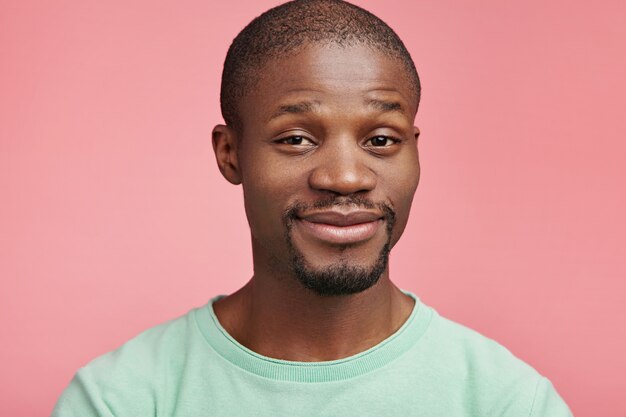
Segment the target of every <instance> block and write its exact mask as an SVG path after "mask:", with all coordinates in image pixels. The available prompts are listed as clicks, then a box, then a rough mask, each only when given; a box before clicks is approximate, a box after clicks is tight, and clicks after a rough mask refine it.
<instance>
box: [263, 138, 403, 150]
mask: <svg viewBox="0 0 626 417" xmlns="http://www.w3.org/2000/svg"><path fill="white" fill-rule="evenodd" d="M378 138H383V139H384V140H386V141H391V143H390V144H387V145H382V146H374V145H373V144H372V145H369V146H368V147H370V148H388V147H389V146H391V145H394V144H396V143H400V142H401V140H400V139H398V138H394V137H392V136H386V135H376V136H372V137H371V138H369V139H367V141H366V143H370V142H371V141H372V140H374V139H378ZM294 139H299V140H300V142H301V143H289V142H288V141H290V140H294ZM303 141H309V142H311V143H312V144H313V141H312V140H311V139H309V138H307V137H306V136H302V135H293V136H288V137H285V138H281V139H277V140H276V141H275V142H276V143H281V144H285V145H291V146H310V145H305V144H303V143H302V142H303Z"/></svg>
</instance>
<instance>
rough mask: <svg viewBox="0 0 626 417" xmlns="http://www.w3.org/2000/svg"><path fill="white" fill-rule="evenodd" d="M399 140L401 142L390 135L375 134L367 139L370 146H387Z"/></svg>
mask: <svg viewBox="0 0 626 417" xmlns="http://www.w3.org/2000/svg"><path fill="white" fill-rule="evenodd" d="M398 142H399V140H398V139H395V138H392V137H389V136H374V137H372V138H370V139H368V141H367V143H368V146H371V147H374V148H385V147H388V146H391V145H393V144H394V143H398Z"/></svg>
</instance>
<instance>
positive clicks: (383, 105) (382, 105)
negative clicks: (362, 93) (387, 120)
mask: <svg viewBox="0 0 626 417" xmlns="http://www.w3.org/2000/svg"><path fill="white" fill-rule="evenodd" d="M365 103H366V104H367V105H368V106H369V107H372V108H374V109H376V110H379V111H383V112H389V111H399V112H401V113H402V112H404V107H403V106H402V103H400V102H399V101H387V100H379V99H368V100H366V101H365Z"/></svg>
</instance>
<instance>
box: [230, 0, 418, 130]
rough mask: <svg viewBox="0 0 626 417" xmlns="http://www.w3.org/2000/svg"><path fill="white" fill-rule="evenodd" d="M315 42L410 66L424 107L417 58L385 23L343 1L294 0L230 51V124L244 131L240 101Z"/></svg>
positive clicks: (261, 20)
mask: <svg viewBox="0 0 626 417" xmlns="http://www.w3.org/2000/svg"><path fill="white" fill-rule="evenodd" d="M309 43H321V44H329V43H335V44H339V45H353V44H365V45H367V46H370V47H372V48H374V49H376V50H378V51H380V52H383V53H384V54H386V55H387V56H389V57H391V58H393V59H397V60H398V61H399V62H400V63H401V64H403V65H404V67H405V69H406V72H407V75H408V80H409V81H410V83H411V85H412V87H413V88H414V90H415V95H416V101H417V103H419V99H420V91H421V86H420V80H419V76H418V75H417V70H416V69H415V64H414V63H413V59H411V55H410V54H409V52H408V51H407V49H406V47H405V46H404V43H402V41H401V40H400V38H399V37H398V35H397V34H396V33H395V32H394V31H393V29H391V28H390V27H389V26H388V25H387V24H386V23H385V22H383V21H382V20H381V19H380V18H378V17H376V16H374V15H373V14H372V13H370V12H368V11H367V10H365V9H362V8H360V7H358V6H355V5H353V4H350V3H348V2H345V1H342V0H294V1H290V2H288V3H284V4H281V5H279V6H276V7H274V8H272V9H270V10H268V11H266V12H265V13H263V14H262V15H260V16H258V17H256V18H255V19H254V20H252V21H251V22H250V23H249V24H248V25H247V26H246V27H245V28H244V29H243V30H242V31H241V32H239V34H238V35H237V37H235V39H234V40H233V43H232V44H231V45H230V48H228V53H227V54H226V60H225V62H224V70H223V72H222V85H221V91H220V105H221V109H222V116H223V117H224V121H225V122H226V124H227V125H230V126H234V127H235V128H237V127H238V125H239V123H240V119H239V117H238V111H239V106H238V103H239V100H241V99H242V98H243V97H244V96H245V95H246V92H247V91H249V90H250V89H251V88H252V87H253V86H254V84H255V83H256V81H257V80H258V75H259V74H260V72H261V71H262V69H263V67H264V66H265V65H266V64H267V63H268V62H270V61H272V60H275V59H277V58H284V57H285V56H288V55H289V54H293V53H295V52H297V51H298V50H299V48H300V47H302V46H304V45H306V44H309Z"/></svg>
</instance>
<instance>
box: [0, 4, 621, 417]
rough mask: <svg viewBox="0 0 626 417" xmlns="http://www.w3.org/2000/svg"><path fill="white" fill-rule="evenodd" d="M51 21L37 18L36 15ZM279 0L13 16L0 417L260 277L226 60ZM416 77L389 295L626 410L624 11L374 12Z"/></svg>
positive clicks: (587, 399)
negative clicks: (233, 139) (254, 270)
mask: <svg viewBox="0 0 626 417" xmlns="http://www.w3.org/2000/svg"><path fill="white" fill-rule="evenodd" d="M37 3H38V4H37ZM275 4H277V2H275V1H269V0H266V1H258V0H255V1H252V0H250V1H226V2H220V5H219V6H217V5H215V3H214V2H213V4H211V2H210V1H179V2H176V3H174V2H154V1H147V0H131V1H129V0H125V1H121V0H116V1H92V0H90V1H84V0H81V1H78V0H74V1H71V0H65V1H63V0H60V1H55V2H43V1H41V2H32V1H18V0H13V1H6V0H4V1H2V2H1V3H0V5H1V6H0V196H1V197H0V198H1V201H0V256H1V265H0V276H1V281H0V282H1V287H0V329H1V330H0V331H1V334H2V336H1V338H2V343H1V344H0V357H1V360H2V362H1V363H2V369H1V371H0V415H2V416H11V417H21V416H36V415H47V414H49V413H50V411H51V409H52V406H53V404H54V402H55V400H56V398H57V397H58V395H59V394H60V393H61V391H62V390H63V388H64V387H65V386H66V385H67V383H68V382H69V380H70V378H71V376H72V374H73V373H74V372H75V370H76V369H77V368H78V367H80V366H81V365H84V364H85V363H86V362H88V361H89V360H90V359H92V358H94V357H95V356H97V355H99V354H102V353H104V352H106V351H109V350H111V349H113V348H115V347H117V346H118V345H120V344H121V343H122V342H124V341H125V340H127V339H129V338H130V337H132V336H134V335H135V334H137V333H138V332H139V331H141V330H143V329H145V328H147V327H149V326H152V325H155V324H157V323H160V322H162V321H164V320H167V319H169V318H172V317H174V316H177V315H181V314H183V313H185V312H186V311H187V310H188V309H190V308H191V307H194V306H198V305H201V304H204V303H205V302H206V301H207V300H208V299H209V298H210V297H211V296H213V295H215V294H217V293H228V292H232V291H233V290H235V289H236V288H238V287H239V286H240V285H242V284H243V283H244V282H245V281H246V280H247V279H248V278H249V277H250V274H251V259H250V258H251V257H250V248H249V242H248V235H247V224H246V222H245V218H244V212H243V207H242V197H241V191H240V189H239V188H237V187H233V186H231V185H229V184H227V183H226V181H225V180H223V179H222V178H221V176H220V174H219V172H218V170H217V169H216V166H215V163H214V159H213V153H212V150H211V145H210V130H211V128H212V126H213V125H214V124H215V123H218V122H220V121H221V117H220V114H219V107H218V92H219V90H218V87H219V77H220V71H221V65H222V62H223V59H224V56H225V53H226V49H227V47H228V45H229V43H230V41H231V40H232V38H233V37H234V36H235V35H236V33H237V32H238V31H239V30H240V29H241V28H242V27H243V26H244V24H245V23H247V22H248V21H249V20H250V19H251V18H253V17H254V16H256V15H257V14H259V13H260V12H262V11H263V10H265V9H266V8H268V7H269V6H273V5H275ZM358 4H360V5H362V6H364V7H366V8H368V9H370V10H371V11H373V12H374V13H376V14H378V15H379V16H380V17H382V18H383V19H385V20H386V21H387V22H388V23H389V24H390V25H391V26H392V27H394V28H395V29H396V30H397V32H398V33H399V34H400V36H401V37H402V38H403V39H404V41H405V43H406V44H407V47H408V48H409V50H410V51H411V52H412V54H413V57H414V59H415V62H416V64H417V67H418V70H419V72H420V75H421V78H422V82H423V101H422V104H421V109H420V112H419V114H418V119H417V124H418V126H419V127H420V128H421V129H422V136H421V138H420V149H421V158H422V169H423V176H422V180H421V184H420V187H419V189H418V193H417V196H416V198H415V205H414V210H413V213H412V219H411V221H410V224H409V226H408V229H407V231H406V233H405V236H404V238H403V240H401V242H400V244H399V245H398V247H397V248H396V250H395V251H394V253H393V257H392V277H393V278H394V280H395V281H396V282H397V283H398V284H399V285H400V286H401V287H403V288H406V289H409V290H412V291H414V292H416V293H417V294H418V295H419V296H420V297H421V298H422V299H423V300H424V301H425V302H426V303H429V304H431V305H432V306H434V307H435V308H436V309H437V310H438V311H439V312H440V313H441V314H443V315H445V316H447V317H449V318H452V319H454V320H457V321H459V322H461V323H463V324H466V325H468V326H470V327H472V328H474V329H477V330H478V331H480V332H482V333H483V334H485V335H487V336H489V337H492V338H494V339H496V340H498V341H499V342H501V343H502V344H504V345H505V346H507V347H508V348H509V349H510V350H511V351H513V352H514V353H515V354H516V355H518V356H519V357H520V358H522V359H524V360H526V361H528V362H529V363H531V364H532V365H533V366H534V367H536V368H537V369H538V370H539V371H540V372H541V373H543V374H544V375H546V376H547V377H548V378H550V379H551V380H552V381H553V382H554V384H555V385H556V387H557V389H558V391H559V392H560V393H561V395H562V396H563V397H564V398H565V400H566V401H567V402H568V403H569V405H570V406H571V408H572V410H573V411H574V413H575V414H576V415H578V416H624V415H626V396H625V395H624V390H625V388H626V383H625V382H624V381H625V376H624V375H626V354H625V353H624V352H626V334H625V333H626V332H625V331H624V330H625V327H626V326H625V324H626V309H625V307H624V301H625V299H626V283H625V277H626V263H625V262H624V258H625V255H626V253H625V252H626V238H625V236H626V221H625V220H624V213H625V212H626V192H625V188H626V187H625V179H626V169H625V168H624V159H625V153H626V139H625V136H624V132H626V116H625V115H624V111H625V109H626V102H625V101H626V100H625V97H626V82H625V78H626V77H625V74H626V58H625V56H624V51H626V31H625V28H626V25H625V24H624V16H625V14H626V6H624V4H625V3H624V2H622V1H618V0H615V1H610V0H609V1H594V2H590V1H585V2H581V1H571V0H569V1H566V0H553V1H547V2H546V1H544V0H533V1H501V0H489V1H481V2H466V1H461V0H456V1H452V0H418V1H413V0H412V1H408V0H407V1H401V0H385V1H384V2H381V1H373V0H369V1H366V0H363V1H359V3H358Z"/></svg>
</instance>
